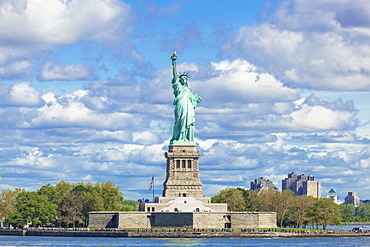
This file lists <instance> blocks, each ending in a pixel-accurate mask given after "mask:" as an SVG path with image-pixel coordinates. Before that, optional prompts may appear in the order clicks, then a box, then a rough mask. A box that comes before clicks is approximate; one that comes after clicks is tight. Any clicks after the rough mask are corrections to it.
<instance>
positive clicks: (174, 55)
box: [171, 51, 177, 61]
mask: <svg viewBox="0 0 370 247" xmlns="http://www.w3.org/2000/svg"><path fill="white" fill-rule="evenodd" d="M171 59H172V60H173V61H175V60H176V59H177V56H176V52H175V51H174V52H173V53H172V56H171Z"/></svg>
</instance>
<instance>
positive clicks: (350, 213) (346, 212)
mask: <svg viewBox="0 0 370 247" xmlns="http://www.w3.org/2000/svg"><path fill="white" fill-rule="evenodd" d="M339 210H340V213H341V216H342V220H343V222H353V221H354V220H353V219H354V216H355V205H353V204H344V203H343V204H340V205H339Z"/></svg>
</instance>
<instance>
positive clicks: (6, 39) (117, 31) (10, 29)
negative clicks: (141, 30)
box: [0, 0, 133, 80]
mask: <svg viewBox="0 0 370 247" xmlns="http://www.w3.org/2000/svg"><path fill="white" fill-rule="evenodd" d="M132 15H133V13H132V10H131V6H130V5H129V4H126V3H125V2H123V1H120V0H68V1H64V0H63V1H61V0H4V1H1V2H0V66H1V67H0V77H4V78H15V77H18V78H20V77H21V76H25V74H26V75H27V73H31V71H30V67H31V65H32V63H33V60H34V59H35V58H37V57H39V56H40V55H45V53H47V52H48V51H49V50H51V49H53V48H55V47H59V46H68V45H73V44H75V43H76V42H80V41H95V42H98V43H101V44H105V45H108V46H109V47H125V48H126V49H127V50H129V51H130V52H131V50H132V46H130V45H129V43H128V41H127V35H128V34H129V33H130V32H131V31H132V26H131V19H132ZM54 55H55V54H54ZM77 66H79V67H80V68H79V69H78V70H79V71H78V72H77V71H76V67H74V68H73V69H72V72H73V74H72V75H68V77H67V79H66V80H73V79H75V77H77V78H78V79H86V77H88V78H91V75H90V76H89V75H88V74H86V71H87V70H86V66H83V65H77ZM57 67H59V70H62V71H64V70H66V69H67V70H69V71H70V72H71V69H70V68H68V65H64V66H62V67H61V66H60V65H58V66H57ZM49 69H50V68H49ZM56 69H57V68H54V70H53V73H51V72H50V71H48V70H46V68H44V71H43V73H42V74H41V79H42V80H60V79H65V78H66V76H67V75H64V76H61V74H60V73H56V72H57V71H55V70H56ZM46 72H49V73H46Z"/></svg>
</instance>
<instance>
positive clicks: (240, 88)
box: [190, 59, 299, 104]
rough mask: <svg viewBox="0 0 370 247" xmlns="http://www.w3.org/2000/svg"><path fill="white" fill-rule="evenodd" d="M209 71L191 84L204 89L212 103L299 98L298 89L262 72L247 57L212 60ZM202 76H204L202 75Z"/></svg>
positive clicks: (204, 94) (257, 101)
mask: <svg viewBox="0 0 370 247" xmlns="http://www.w3.org/2000/svg"><path fill="white" fill-rule="evenodd" d="M207 73H209V75H210V78H209V79H202V80H201V81H198V80H195V81H194V82H192V81H190V83H191V85H194V86H193V88H194V89H195V90H197V91H201V92H202V95H203V96H204V97H206V98H207V102H209V103H213V104H215V103H216V102H217V103H218V104H225V103H228V102H237V103H242V104H246V103H261V102H284V101H292V100H295V99H297V98H298V93H299V90H297V89H291V88H288V87H284V86H283V84H282V83H281V82H279V81H278V80H276V79H275V78H274V77H273V76H272V75H271V74H267V73H263V72H261V71H259V70H258V69H257V68H256V67H255V66H253V65H252V64H250V63H248V62H247V61H245V60H241V59H236V60H234V61H228V60H224V61H221V62H219V63H211V68H210V69H209V71H207ZM201 77H203V78H204V76H203V75H202V76H201Z"/></svg>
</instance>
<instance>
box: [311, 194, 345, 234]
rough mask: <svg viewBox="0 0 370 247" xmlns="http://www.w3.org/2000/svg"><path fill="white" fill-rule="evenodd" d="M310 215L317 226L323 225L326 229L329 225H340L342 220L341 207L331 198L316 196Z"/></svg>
mask: <svg viewBox="0 0 370 247" xmlns="http://www.w3.org/2000/svg"><path fill="white" fill-rule="evenodd" d="M309 215H310V219H311V220H310V221H311V222H312V223H313V224H314V225H316V226H319V225H322V226H323V229H324V230H326V227H327V226H328V225H340V224H341V221H342V217H341V213H340V210H339V207H338V205H337V204H335V203H334V201H333V199H331V198H315V202H314V203H313V204H312V206H311V208H310V209H309Z"/></svg>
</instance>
